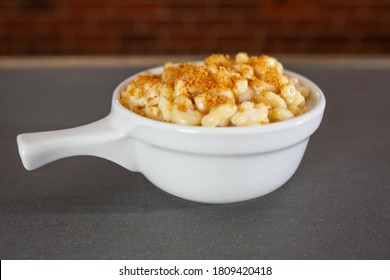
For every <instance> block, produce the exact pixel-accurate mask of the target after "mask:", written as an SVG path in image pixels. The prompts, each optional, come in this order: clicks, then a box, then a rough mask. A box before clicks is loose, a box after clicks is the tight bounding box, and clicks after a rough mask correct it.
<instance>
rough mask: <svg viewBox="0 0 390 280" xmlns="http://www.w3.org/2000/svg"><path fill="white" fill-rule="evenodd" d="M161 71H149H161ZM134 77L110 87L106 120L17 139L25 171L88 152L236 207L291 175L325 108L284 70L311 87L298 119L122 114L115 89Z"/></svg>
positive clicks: (170, 187) (164, 185) (178, 192)
mask: <svg viewBox="0 0 390 280" xmlns="http://www.w3.org/2000/svg"><path fill="white" fill-rule="evenodd" d="M162 69H163V68H162V67H157V68H153V69H150V71H152V72H153V73H161V71H162ZM138 74H140V73H138ZM138 74H136V75H134V76H132V77H130V78H128V79H126V80H125V81H123V82H122V83H121V84H120V85H119V86H118V87H117V88H116V89H115V91H114V95H113V98H112V108H111V113H110V114H109V115H108V116H107V117H106V118H104V119H102V120H99V121H97V122H94V123H91V124H88V125H84V126H80V127H76V128H70V129H64V130H57V131H48V132H38V133H27V134H21V135H19V136H18V137H17V143H18V147H19V153H20V156H21V159H22V162H23V165H24V167H25V168H26V169H28V170H33V169H36V168H38V167H40V166H42V165H44V164H47V163H49V162H52V161H54V160H58V159H61V158H64V157H69V156H76V155H92V156H98V157H102V158H105V159H108V160H111V161H113V162H115V163H117V164H119V165H121V166H123V167H124V168H126V169H128V170H131V171H138V172H141V173H142V174H144V175H145V177H147V178H148V179H149V180H150V181H151V182H152V183H153V184H154V185H156V186H157V187H159V188H160V189H162V190H164V191H166V192H168V193H170V194H173V195H175V196H178V197H181V198H184V199H188V200H192V201H197V202H203V203H232V202H239V201H244V200H248V199H253V198H256V197H259V196H262V195H265V194H267V193H269V192H272V191H273V190H275V189H277V188H279V187H280V186H282V185H283V184H284V183H285V182H286V181H287V180H288V179H290V178H291V176H292V175H293V174H294V172H295V171H296V170H297V168H298V166H299V163H300V162H301V159H302V157H303V154H304V152H305V149H306V146H307V143H308V141H309V137H310V136H311V135H312V134H313V132H314V131H315V130H316V129H317V128H318V126H319V125H320V122H321V119H322V116H323V113H324V109H325V97H324V95H323V93H322V91H321V90H320V89H319V88H318V86H316V85H315V84H314V83H313V82H311V81H310V80H308V79H307V78H304V77H302V76H301V75H298V74H296V73H293V72H291V71H285V74H287V75H289V76H295V77H297V78H299V79H300V80H301V82H302V83H303V84H304V85H305V86H306V87H308V88H310V90H311V96H310V98H309V99H308V102H307V104H308V105H309V108H310V109H309V110H308V112H306V113H304V114H302V115H301V116H298V117H295V118H292V119H290V120H286V121H281V122H277V123H271V124H267V125H262V126H252V127H218V128H210V127H194V126H182V125H177V124H170V123H164V122H158V121H154V120H151V119H148V118H145V117H142V116H139V115H137V114H135V113H133V112H131V111H129V110H128V109H126V108H124V107H123V106H122V105H121V104H120V103H119V101H118V96H119V94H120V90H121V89H122V88H123V87H124V86H126V85H127V83H128V82H129V81H130V80H132V79H134V78H135V77H136V76H137V75H138ZM87 109H88V108H87ZM307 176H310V174H308V175H307ZM129 187H131V186H129Z"/></svg>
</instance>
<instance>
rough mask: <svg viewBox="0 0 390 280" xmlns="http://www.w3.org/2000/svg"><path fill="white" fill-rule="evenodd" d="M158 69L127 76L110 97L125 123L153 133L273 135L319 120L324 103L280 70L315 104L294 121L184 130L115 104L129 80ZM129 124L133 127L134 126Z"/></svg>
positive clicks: (310, 84) (317, 90)
mask: <svg viewBox="0 0 390 280" xmlns="http://www.w3.org/2000/svg"><path fill="white" fill-rule="evenodd" d="M186 63H199V62H186ZM163 67H164V66H163V65H162V66H157V67H153V68H149V69H146V70H143V71H140V72H137V73H135V74H134V75H131V76H130V77H128V78H126V79H125V80H123V81H122V82H121V83H119V85H118V86H117V87H116V88H115V90H114V93H113V97H112V109H113V110H115V109H118V110H120V111H121V112H122V113H123V114H125V115H127V116H129V117H130V118H129V121H131V120H133V121H136V123H134V124H137V125H142V126H147V127H152V128H156V129H162V130H168V131H176V132H181V133H190V134H214V135H237V134H258V133H269V132H273V131H279V130H284V129H290V128H293V127H297V126H301V125H303V124H305V123H308V122H310V121H312V120H313V119H316V118H317V117H318V116H322V114H323V112H324V110H325V106H326V99H325V95H324V93H323V92H322V90H321V89H320V88H319V87H318V86H317V85H316V84H315V83H314V82H313V81H311V80H310V79H308V78H306V77H305V76H302V75H300V74H298V73H296V72H294V71H291V70H287V69H284V70H283V74H287V75H290V76H293V77H297V78H298V79H299V80H300V81H301V82H303V84H304V85H305V86H306V87H308V88H309V89H310V91H311V93H314V94H315V95H316V103H315V104H314V105H313V107H312V108H310V109H309V110H308V111H307V112H305V113H303V114H302V115H299V116H297V117H293V118H291V119H288V120H284V121H279V122H274V123H269V124H264V125H258V126H242V127H237V126H233V127H204V126H188V125H181V124H174V123H167V122H162V121H157V120H153V119H149V118H147V117H144V116H141V115H138V114H136V113H134V112H132V111H131V110H129V109H127V108H126V107H124V106H123V105H122V104H121V103H120V102H119V95H120V92H121V90H122V88H123V87H124V86H126V85H127V84H128V83H129V82H130V81H131V80H133V79H135V78H136V77H137V76H138V75H141V74H143V73H145V72H147V71H150V72H152V73H160V72H161V70H162V69H163ZM134 124H133V125H134Z"/></svg>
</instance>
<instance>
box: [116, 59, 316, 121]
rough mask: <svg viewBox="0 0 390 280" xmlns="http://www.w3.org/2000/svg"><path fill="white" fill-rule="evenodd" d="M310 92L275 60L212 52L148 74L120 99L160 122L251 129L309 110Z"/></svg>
mask: <svg viewBox="0 0 390 280" xmlns="http://www.w3.org/2000/svg"><path fill="white" fill-rule="evenodd" d="M309 95H310V90H309V89H308V88H307V87H305V86H303V85H302V84H301V83H300V81H299V80H298V79H297V78H295V77H288V76H286V75H283V66H282V64H281V63H280V62H279V61H277V60H276V59H275V58H273V57H269V56H265V55H262V56H248V55H247V54H246V53H244V52H240V53H238V54H237V55H236V56H235V57H234V58H230V57H229V56H228V55H222V54H214V55H211V56H209V57H207V58H206V59H205V60H204V62H203V63H202V64H200V65H199V64H185V63H184V64H179V65H173V64H172V63H166V64H165V66H164V71H163V73H162V74H158V75H155V74H151V73H150V72H146V73H145V74H142V75H139V76H138V77H137V78H136V79H135V80H132V81H131V82H130V83H129V84H128V85H127V87H125V88H124V89H123V90H122V92H121V95H120V103H121V104H122V105H123V106H124V107H126V108H128V109H129V110H131V111H133V112H135V113H137V114H139V115H141V116H144V117H147V118H150V119H154V120H158V121H163V122H170V123H176V124H182V125H197V126H200V125H201V126H209V127H219V126H252V125H263V124H267V123H272V122H278V121H283V120H287V119H290V118H293V117H294V116H298V115H301V114H303V113H304V112H305V111H306V110H307V108H306V106H305V101H306V100H305V99H306V98H307V97H308V96H309Z"/></svg>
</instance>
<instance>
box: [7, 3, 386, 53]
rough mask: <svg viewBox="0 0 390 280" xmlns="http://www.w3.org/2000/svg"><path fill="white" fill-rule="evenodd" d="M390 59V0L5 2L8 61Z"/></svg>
mask: <svg viewBox="0 0 390 280" xmlns="http://www.w3.org/2000/svg"><path fill="white" fill-rule="evenodd" d="M240 50H244V51H248V52H252V53H259V52H266V53H310V54H317V53H320V54H323V53H324V54H333V53H335V54H365V55H367V54H386V53H387V54H389V53H390V1H389V0H371V1H369V0H368V1H364V0H319V1H309V0H264V1H252V0H224V1H222V0H219V1H218V0H199V1H196V0H192V1H191V0H188V1H184V0H182V1H173V0H171V1H168V0H166V1H157V0H146V1H141V0H135V1H125V0H112V1H102V0H69V1H65V0H58V1H54V0H0V55H77V54H90V55H95V54H99V55H112V54H114V55H115V54H149V53H153V54H176V53H181V54H183V53H185V54H193V53H209V52H236V51H240Z"/></svg>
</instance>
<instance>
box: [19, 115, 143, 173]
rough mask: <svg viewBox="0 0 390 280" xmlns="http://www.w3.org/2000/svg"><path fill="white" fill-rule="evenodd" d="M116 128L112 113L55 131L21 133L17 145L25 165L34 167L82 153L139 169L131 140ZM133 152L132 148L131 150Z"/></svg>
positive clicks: (130, 168)
mask: <svg viewBox="0 0 390 280" xmlns="http://www.w3.org/2000/svg"><path fill="white" fill-rule="evenodd" d="M125 137H126V136H125V135H124V133H120V132H118V131H117V130H115V129H114V127H113V126H112V124H111V117H110V115H109V116H107V117H105V118H103V119H101V120H99V121H96V122H93V123H90V124H87V125H83V126H79V127H75V128H69V129H62V130H55V131H45V132H35V133H25V134H20V135H18V137H17V138H16V139H17V144H18V149H19V154H20V157H21V159H22V162H23V166H24V167H25V168H26V169H27V170H34V169H36V168H39V167H41V166H43V165H45V164H47V163H50V162H52V161H55V160H58V159H61V158H65V157H71V156H78V155H91V156H97V157H101V158H105V159H108V160H111V161H113V162H115V163H117V164H119V165H122V166H123V167H125V168H127V169H129V170H133V171H136V166H135V159H134V157H132V156H131V155H129V153H128V150H129V149H134V147H132V146H133V145H132V141H131V139H126V141H123V142H122V143H119V142H121V140H124V139H125ZM130 152H131V151H130Z"/></svg>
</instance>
